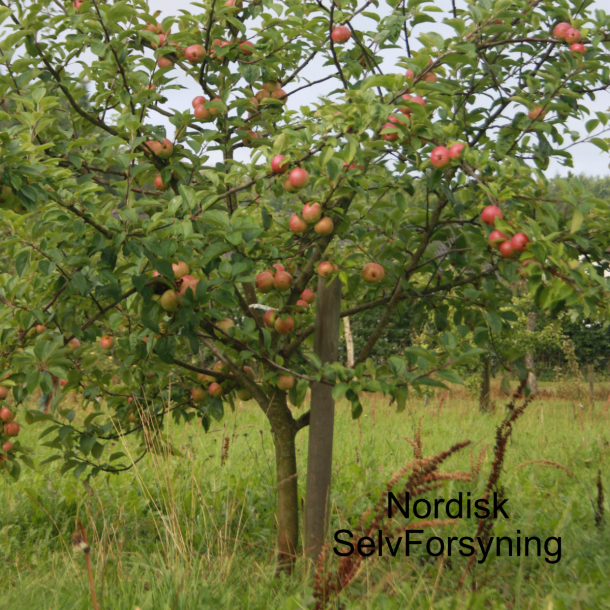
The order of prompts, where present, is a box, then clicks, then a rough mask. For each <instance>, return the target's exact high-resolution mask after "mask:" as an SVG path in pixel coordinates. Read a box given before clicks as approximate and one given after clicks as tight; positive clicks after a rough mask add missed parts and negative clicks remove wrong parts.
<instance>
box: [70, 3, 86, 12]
mask: <svg viewBox="0 0 610 610" xmlns="http://www.w3.org/2000/svg"><path fill="white" fill-rule="evenodd" d="M83 4H85V0H72V8H73V9H74V10H75V11H77V12H78V13H80V9H81V7H82V6H83Z"/></svg>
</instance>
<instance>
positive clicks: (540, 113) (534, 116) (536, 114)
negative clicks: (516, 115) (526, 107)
mask: <svg viewBox="0 0 610 610" xmlns="http://www.w3.org/2000/svg"><path fill="white" fill-rule="evenodd" d="M545 115H546V111H545V109H544V108H543V107H542V106H534V109H533V110H530V111H529V112H528V113H527V116H528V117H529V118H530V119H531V120H532V121H538V120H542V119H543V118H544V117H545Z"/></svg>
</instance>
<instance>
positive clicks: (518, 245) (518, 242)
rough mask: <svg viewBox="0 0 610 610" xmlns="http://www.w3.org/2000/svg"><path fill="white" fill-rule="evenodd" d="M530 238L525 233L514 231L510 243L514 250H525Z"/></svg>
mask: <svg viewBox="0 0 610 610" xmlns="http://www.w3.org/2000/svg"><path fill="white" fill-rule="evenodd" d="M529 242H530V239H529V237H528V236H527V235H526V234H525V233H516V234H515V235H513V237H512V239H511V240H510V245H511V246H512V248H513V250H514V251H515V252H525V251H526V250H527V244H529Z"/></svg>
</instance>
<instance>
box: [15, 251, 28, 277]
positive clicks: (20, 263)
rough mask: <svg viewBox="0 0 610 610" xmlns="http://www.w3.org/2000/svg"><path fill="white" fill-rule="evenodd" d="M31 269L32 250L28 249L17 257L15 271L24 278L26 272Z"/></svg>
mask: <svg viewBox="0 0 610 610" xmlns="http://www.w3.org/2000/svg"><path fill="white" fill-rule="evenodd" d="M29 268H30V249H29V248H26V249H25V250H22V251H21V252H20V253H19V254H18V255H17V256H16V257H15V269H16V270H17V274H18V275H19V277H23V276H24V275H25V272H26V271H27V270H28V269H29Z"/></svg>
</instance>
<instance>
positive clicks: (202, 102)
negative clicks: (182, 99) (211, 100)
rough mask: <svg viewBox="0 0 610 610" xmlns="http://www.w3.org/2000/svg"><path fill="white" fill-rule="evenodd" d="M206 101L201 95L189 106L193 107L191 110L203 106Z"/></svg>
mask: <svg viewBox="0 0 610 610" xmlns="http://www.w3.org/2000/svg"><path fill="white" fill-rule="evenodd" d="M207 101H208V100H206V99H205V97H203V95H198V96H197V97H196V98H193V101H192V102H191V105H192V106H193V108H197V106H201V105H202V104H205V103H206V102H207Z"/></svg>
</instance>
